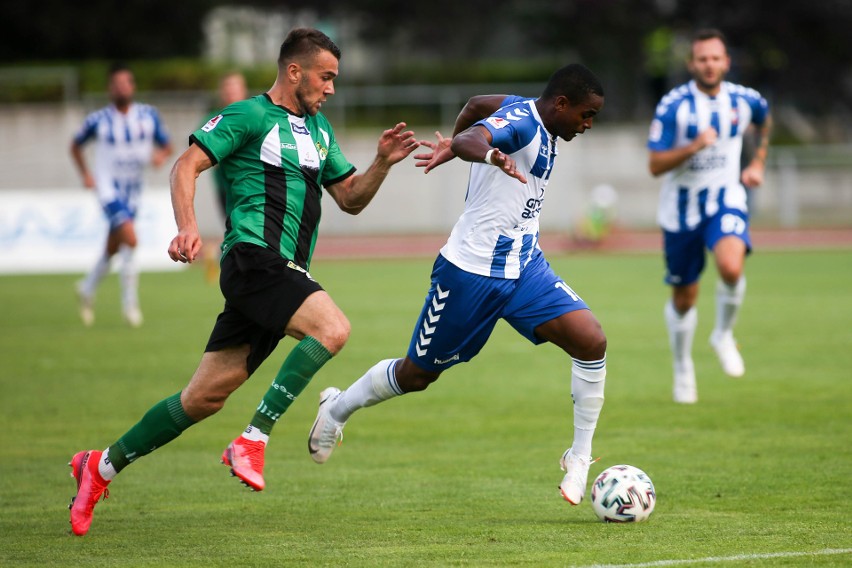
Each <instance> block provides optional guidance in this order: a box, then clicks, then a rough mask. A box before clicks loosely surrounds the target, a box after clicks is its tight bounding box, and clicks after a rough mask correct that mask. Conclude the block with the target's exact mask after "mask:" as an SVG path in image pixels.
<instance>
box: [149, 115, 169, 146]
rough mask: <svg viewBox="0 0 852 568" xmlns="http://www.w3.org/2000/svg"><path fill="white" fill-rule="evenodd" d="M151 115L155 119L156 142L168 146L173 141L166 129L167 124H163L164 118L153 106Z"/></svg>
mask: <svg viewBox="0 0 852 568" xmlns="http://www.w3.org/2000/svg"><path fill="white" fill-rule="evenodd" d="M151 116H152V117H153V119H154V142H155V143H156V144H157V145H158V146H166V145H167V144H168V143H169V142H170V141H171V137H170V136H169V131H168V130H166V125H165V124H163V119H162V118H160V113H159V111H158V110H157V109H156V108H154V107H151Z"/></svg>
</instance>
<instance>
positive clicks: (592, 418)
mask: <svg viewBox="0 0 852 568" xmlns="http://www.w3.org/2000/svg"><path fill="white" fill-rule="evenodd" d="M605 383H606V356H604V358H603V359H600V360H598V361H580V360H577V359H574V362H573V364H572V365H571V398H573V399H574V443H573V444H572V445H571V450H572V451H573V453H574V455H578V456H584V457H591V455H592V438H593V437H594V435H595V428H596V427H597V425H598V417H599V416H600V414H601V409H602V408H603V403H604V384H605Z"/></svg>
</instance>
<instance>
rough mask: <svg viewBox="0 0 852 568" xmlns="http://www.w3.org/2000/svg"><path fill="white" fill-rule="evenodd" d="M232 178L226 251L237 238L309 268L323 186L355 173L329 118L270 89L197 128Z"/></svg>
mask: <svg viewBox="0 0 852 568" xmlns="http://www.w3.org/2000/svg"><path fill="white" fill-rule="evenodd" d="M190 143H195V144H198V146H199V147H200V148H201V149H202V150H204V152H205V153H206V154H207V155H208V156H209V157H210V159H211V160H212V161H213V163H214V164H218V165H219V168H220V170H221V173H222V175H223V177H224V178H225V179H226V180H227V182H228V195H227V207H226V211H225V215H226V221H225V239H224V241H223V243H222V257H223V258H224V256H225V255H226V254H227V253H228V251H229V250H230V248H231V247H232V246H234V244H236V243H240V242H245V243H253V244H256V245H259V246H263V247H266V248H268V249H270V250H274V251H278V253H279V254H281V256H282V257H284V258H287V259H289V260H292V261H293V262H295V263H296V264H298V265H299V266H301V267H303V268H305V269H306V270H307V269H308V268H309V267H310V263H311V256H312V255H313V252H314V245H315V244H316V240H317V229H318V227H319V221H320V213H321V211H320V209H321V208H320V201H321V199H322V190H321V187H322V186H329V185H333V184H335V183H337V182H339V181H342V180H344V179H346V178H347V177H349V176H351V175H352V174H353V173H355V167H354V166H353V165H352V164H350V163H349V161H348V160H347V159H346V157H345V156H344V155H343V153H342V152H341V151H340V147H339V146H338V145H337V141H336V140H335V138H334V131H333V130H332V127H331V124H330V123H329V122H328V119H326V118H325V116H323V115H322V114H321V113H317V115H316V116H296V115H294V114H292V113H291V112H290V111H288V110H287V109H285V108H284V107H282V106H278V105H276V104H274V103H273V102H272V100H271V99H270V98H269V96H268V95H267V94H263V95H258V96H256V97H252V98H250V99H247V100H244V101H239V102H236V103H234V104H232V105H230V106H228V107H227V108H225V109H223V110H222V111H221V113H220V114H218V115H217V116H214V117H213V118H211V119H210V120H209V121H208V122H207V124H205V125H204V126H202V127H201V128H200V129H198V130H196V131H195V132H194V133H193V134H192V135H191V136H190Z"/></svg>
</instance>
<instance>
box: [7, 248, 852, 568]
mask: <svg viewBox="0 0 852 568" xmlns="http://www.w3.org/2000/svg"><path fill="white" fill-rule="evenodd" d="M551 260H552V263H553V264H554V266H555V268H556V270H557V272H558V273H560V274H561V275H562V276H563V277H564V278H565V279H566V281H567V282H568V283H569V284H570V285H571V286H572V287H573V288H574V289H575V290H576V291H577V292H578V293H579V294H580V295H581V296H583V298H584V299H585V300H586V301H587V302H588V303H589V304H590V305H591V306H592V309H593V310H594V311H595V313H596V315H597V316H598V318H599V319H600V321H601V323H602V324H603V326H604V330H605V331H606V333H607V336H608V339H609V348H608V376H607V400H606V404H605V406H604V410H603V414H602V416H601V419H600V422H599V425H598V430H597V435H596V438H595V446H594V453H595V455H596V456H600V457H601V459H600V461H599V462H597V463H595V464H594V465H593V466H592V470H591V472H590V481H591V479H592V478H594V476H596V475H597V474H598V473H599V472H600V471H602V470H603V469H604V468H605V467H608V466H610V465H614V464H617V463H628V464H633V465H636V466H638V467H640V468H642V469H643V470H645V471H646V472H647V473H648V474H649V475H650V476H651V478H652V480H653V481H654V483H655V485H656V488H657V493H658V501H657V507H656V511H655V512H654V514H653V515H652V517H651V519H650V520H649V521H648V522H647V523H641V524H636V525H607V524H604V523H601V522H598V521H597V518H596V517H595V516H594V513H593V512H592V509H591V506H590V504H589V503H588V500H587V501H586V502H584V503H583V504H581V505H580V506H578V507H571V506H569V505H568V504H567V503H566V502H564V501H563V500H562V499H561V498H560V496H559V493H558V490H557V484H558V483H559V481H560V480H561V478H562V472H561V471H560V470H559V467H558V460H559V457H560V455H561V454H562V452H563V451H564V450H565V448H566V447H568V445H569V444H570V441H571V416H572V411H571V401H570V362H569V359H568V358H567V356H566V355H564V354H563V353H561V352H560V351H559V350H558V349H557V348H555V347H553V346H550V345H547V346H540V347H533V346H532V345H530V344H529V343H527V342H526V341H525V340H524V339H522V338H521V337H520V336H518V335H516V334H515V332H514V331H513V330H512V329H511V328H510V327H509V326H508V325H506V324H505V323H501V324H500V325H498V327H497V329H496V331H495V333H494V335H493V337H492V339H491V341H490V342H489V344H488V345H486V347H485V348H484V349H483V351H482V353H481V354H480V355H479V357H477V358H476V359H474V361H472V362H470V363H468V364H466V365H460V366H457V367H455V368H453V369H452V370H451V371H449V372H448V373H446V374H445V375H444V376H443V377H442V378H441V379H440V380H439V381H438V382H437V383H436V384H435V385H433V386H432V387H430V388H429V389H428V390H427V391H426V392H424V393H419V394H413V395H410V396H406V397H403V398H400V399H396V400H393V401H390V402H388V403H385V404H382V405H380V406H377V407H374V408H370V409H367V410H364V411H362V412H360V413H358V414H356V415H355V416H354V417H353V418H352V420H351V421H350V423H349V424H348V425H347V428H346V439H345V442H344V443H343V445H342V446H341V447H340V448H338V449H337V451H336V452H335V454H334V456H333V457H332V458H331V460H330V461H329V462H328V463H327V464H325V465H323V466H318V465H316V464H314V463H313V462H312V461H311V459H310V457H309V455H308V451H307V447H306V446H307V443H306V441H307V434H308V430H309V428H310V425H311V423H312V421H313V418H314V416H315V411H316V403H317V397H318V393H319V392H320V391H321V390H322V389H323V388H325V387H326V386H329V385H335V386H338V387H341V388H343V387H346V386H348V385H349V384H350V383H351V382H352V381H353V380H355V379H356V378H358V376H360V374H361V373H362V372H363V371H364V370H366V369H367V368H368V367H370V366H371V365H373V364H374V363H375V362H377V361H378V360H380V359H384V358H389V357H395V356H401V355H403V354H404V352H405V349H406V347H407V344H408V337H409V335H410V333H411V330H412V326H413V324H414V319H415V317H416V316H417V314H418V312H419V310H420V306H421V302H422V300H423V298H424V296H425V293H426V291H427V288H428V276H429V271H430V268H431V259H415V260H409V261H387V260H385V261H372V262H370V261H357V262H355V261H352V262H344V261H334V262H332V261H322V260H318V261H316V262H315V263H314V267H313V270H312V273H313V274H314V276H315V277H316V278H317V279H318V280H319V281H320V282H322V283H323V285H324V286H325V287H326V289H327V290H328V291H329V292H330V293H331V294H332V297H334V298H335V300H336V301H337V303H338V305H339V306H340V307H341V308H342V309H343V310H344V311H345V312H346V314H347V315H348V317H349V318H350V320H351V322H352V326H353V332H352V337H351V339H350V342H349V344H348V345H347V347H346V348H345V349H344V350H343V352H342V353H341V354H340V355H339V356H338V357H336V358H335V359H334V360H332V361H331V362H330V363H329V364H328V365H327V366H326V367H325V368H324V369H323V370H322V371H321V372H320V374H319V375H317V376H316V377H315V378H314V380H313V382H312V383H311V384H310V385H309V386H308V388H307V389H306V390H305V392H304V393H303V395H302V397H301V398H300V399H299V400H298V401H297V402H296V403H295V404H294V405H293V407H292V408H291V410H290V412H289V413H288V414H287V415H286V416H285V417H284V418H283V419H282V421H281V422H280V423H279V424H278V426H277V427H276V430H275V431H274V432H273V436H272V440H271V443H270V445H269V447H268V448H267V458H266V460H267V461H266V481H267V489H266V490H265V491H264V492H262V493H250V492H249V491H247V490H246V489H245V488H244V487H243V486H242V485H240V484H239V483H238V482H237V481H236V480H235V479H233V478H231V477H230V476H229V475H228V471H227V469H226V468H225V467H224V466H222V465H220V464H219V456H220V455H221V452H222V449H223V448H224V447H225V445H226V444H227V443H228V442H229V441H230V440H231V439H233V438H234V437H235V436H236V435H237V434H239V433H240V431H241V430H242V429H243V428H244V427H245V425H246V424H247V422H248V420H249V419H250V417H251V415H252V413H253V411H254V408H255V406H256V405H257V402H258V401H259V399H260V397H261V395H262V393H263V392H264V391H265V390H266V388H267V386H268V384H269V382H270V381H271V379H272V376H273V375H274V373H275V371H276V370H277V367H278V366H279V365H280V363H281V361H283V359H284V357H285V355H286V353H287V352H288V351H289V349H290V348H292V346H293V345H294V342H293V340H291V339H285V340H284V341H283V342H282V344H281V345H280V346H279V348H278V350H277V351H276V352H275V353H274V354H273V356H272V357H271V358H270V360H268V361H267V362H266V363H265V364H264V365H263V366H262V367H261V368H260V369H259V370H258V372H257V373H256V374H255V376H254V377H253V378H252V379H251V380H250V381H249V382H248V383H247V384H246V385H244V386H243V387H242V388H241V389H240V390H238V391H237V392H236V393H235V394H234V395H233V396H232V398H231V399H230V400H229V401H228V404H227V405H226V406H225V408H224V410H222V411H221V412H220V413H219V414H217V415H215V416H213V417H212V418H210V419H208V420H207V421H205V422H203V423H201V424H199V425H196V426H194V427H193V428H191V429H190V430H188V431H187V432H185V433H184V435H183V436H181V437H180V438H179V439H178V440H176V441H174V442H172V443H171V444H169V445H168V446H166V447H164V448H162V449H160V450H158V451H157V452H155V453H154V454H152V455H150V456H147V457H145V458H143V459H141V460H139V461H138V462H137V463H135V464H133V465H132V466H130V467H129V468H128V469H127V470H125V471H124V472H123V473H122V474H121V475H120V476H119V477H118V478H117V479H116V481H115V483H113V484H112V486H111V488H110V489H111V491H112V494H111V496H110V498H109V499H108V500H106V501H104V502H102V503H100V504H99V505H98V507H97V509H96V510H95V520H94V523H93V525H92V529H91V531H90V532H89V534H88V535H87V536H86V537H84V538H75V537H72V536H69V528H70V526H69V524H68V511H67V508H66V507H67V505H68V502H69V499H70V497H71V495H72V494H73V493H74V482H73V479H72V478H70V477H69V476H68V475H69V471H70V469H69V468H68V467H67V466H66V463H67V462H68V461H69V459H70V458H71V456H72V454H73V453H74V452H76V451H78V450H82V449H89V448H95V449H102V448H104V447H105V446H106V445H108V444H109V443H111V442H113V441H114V440H115V439H116V438H117V437H118V436H119V435H121V434H122V433H123V432H125V431H126V430H127V428H129V427H130V426H131V425H132V424H133V423H135V422H136V421H137V420H138V419H139V418H140V417H141V416H142V414H143V413H144V412H145V411H146V410H147V409H148V408H149V407H150V406H151V405H152V404H153V403H155V402H157V401H159V400H161V399H162V398H165V397H166V396H168V395H170V394H173V393H175V392H177V391H178V390H180V389H181V388H182V387H183V386H184V384H185V383H186V381H187V380H188V378H189V376H190V374H191V373H192V371H193V370H194V369H195V366H196V364H197V362H198V359H199V356H200V354H201V351H202V350H203V347H204V345H205V343H206V340H207V336H208V333H209V331H210V328H211V326H212V323H213V320H214V318H215V315H216V314H217V313H218V311H219V309H220V307H221V302H222V300H221V297H220V294H219V290H218V287H217V286H215V285H211V284H208V283H206V282H205V281H204V277H203V271H202V270H200V269H191V270H187V271H183V272H177V273H162V274H143V275H142V280H141V293H142V302H143V309H144V312H145V316H146V323H145V325H144V326H143V327H142V328H140V329H130V328H128V327H127V326H125V325H124V324H123V322H122V321H121V318H120V316H119V309H118V290H117V281H116V277H115V276H111V277H110V278H109V279H108V280H107V281H106V282H105V284H104V286H103V287H102V290H101V293H100V296H99V301H98V305H97V317H98V320H97V322H96V324H95V326H94V327H93V328H89V329H86V328H83V327H82V326H81V324H80V323H79V321H78V319H77V313H76V305H75V300H74V294H73V283H74V281H75V279H76V278H77V277H75V276H73V275H62V276H6V277H2V278H0V304H2V314H0V400H2V408H3V412H2V413H0V440H2V450H3V452H2V459H0V565H2V566H51V565H55V566H104V567H106V566H133V567H135V566H158V567H159V566H180V567H184V566H199V567H200V566H406V567H410V566H590V565H612V564H639V565H642V564H644V565H649V566H653V565H697V566H703V565H710V564H711V563H712V564H713V565H718V564H721V565H726V566H735V565H742V564H747V565H749V566H779V565H781V566H794V565H796V566H798V565H808V566H811V565H820V566H840V565H848V564H849V563H852V552H850V551H852V529H850V527H852V525H850V520H849V519H850V514H849V511H850V507H852V504H850V503H852V499H850V496H852V254H850V252H849V251H833V252H787V253H768V252H761V253H759V254H755V255H754V256H753V257H752V258H751V259H750V260H749V261H748V278H749V280H748V287H749V288H748V293H747V298H746V303H745V305H744V308H743V311H742V313H741V317H740V324H739V326H738V328H737V336H738V339H739V343H740V346H741V349H742V351H743V354H744V357H745V360H746V367H747V373H746V377H745V378H743V379H730V378H727V377H726V376H724V375H723V374H722V372H721V370H720V369H719V367H718V364H717V362H716V360H715V358H714V355H713V353H712V351H711V349H710V347H709V345H708V343H707V338H708V336H709V333H710V329H711V327H712V324H713V319H714V307H713V299H712V296H713V294H712V291H713V288H714V285H715V274H714V273H713V271H712V270H711V271H709V272H708V273H707V274H706V276H705V279H704V281H703V287H704V293H703V295H702V297H701V300H700V304H699V329H698V333H697V335H696V341H695V349H694V357H695V363H696V370H697V374H698V380H699V397H700V400H699V403H698V404H697V405H695V406H679V405H675V404H674V403H673V402H672V401H671V371H670V360H669V352H668V344H667V338H666V332H665V327H664V323H663V317H662V306H663V302H664V301H665V299H666V297H667V295H668V291H667V289H666V287H665V286H664V285H663V284H662V282H661V278H662V262H661V259H660V257H659V255H614V254H609V255H592V254H583V255H569V256H563V257H558V258H553V259H551ZM690 559H692V560H693V561H694V562H692V563H690V562H688V561H689V560H690ZM702 559H703V560H702ZM714 559H715V560H714ZM665 561H682V562H673V563H664V564H660V563H661V562H665Z"/></svg>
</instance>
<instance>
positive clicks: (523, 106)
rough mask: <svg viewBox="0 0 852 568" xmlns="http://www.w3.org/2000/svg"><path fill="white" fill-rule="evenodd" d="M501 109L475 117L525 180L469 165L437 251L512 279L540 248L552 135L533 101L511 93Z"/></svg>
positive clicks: (553, 153)
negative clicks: (458, 209) (457, 213)
mask: <svg viewBox="0 0 852 568" xmlns="http://www.w3.org/2000/svg"><path fill="white" fill-rule="evenodd" d="M503 105H504V106H503V107H502V108H501V109H499V110H498V111H497V112H495V113H494V114H493V115H491V116H490V117H488V118H486V119H484V120H481V121H479V122H478V123H477V124H481V125H482V126H484V127H485V128H487V129H488V131H489V132H491V135H492V137H493V141H492V146H493V147H495V148H498V149H500V151H501V152H504V153H505V154H508V155H509V156H511V157H512V159H514V160H515V162H516V164H517V168H518V170H519V171H522V172H524V174H525V176H526V178H527V183H526V184H523V183H521V182H520V181H518V180H516V179H515V178H512V177H509V176H508V175H506V174H505V173H504V172H503V171H502V170H501V169H499V168H496V167H494V166H492V165H489V164H485V163H472V164H471V166H470V181H469V183H468V188H467V195H466V197H465V207H464V212H463V213H462V215H461V217H459V220H458V221H456V224H455V226H454V227H453V230H452V233H451V234H450V237H449V239H448V240H447V243H446V244H445V245H444V247H443V248H442V249H441V254H442V255H443V256H444V258H446V259H447V260H449V261H450V262H452V263H453V264H455V265H456V266H458V267H459V268H461V269H463V270H466V271H468V272H472V273H474V274H480V275H483V276H492V277H496V278H508V279H516V278H518V277H519V276H520V275H521V272H522V271H523V270H524V267H525V266H526V264H527V262H529V260H530V258H531V256H532V254H533V253H534V252H535V251H536V250H539V247H538V233H539V219H538V218H539V214H540V213H541V207H542V204H543V202H544V193H545V187H546V186H547V181H548V179H549V178H550V172H551V170H552V169H553V163H554V161H555V159H556V136H555V135H553V134H550V133H549V132H548V131H547V130H546V129H545V127H544V124H543V123H542V121H541V117H540V116H539V114H538V110H537V109H536V107H535V99H530V98H524V97H517V96H510V97H507V98H506V99H505V100H504V101H503Z"/></svg>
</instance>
